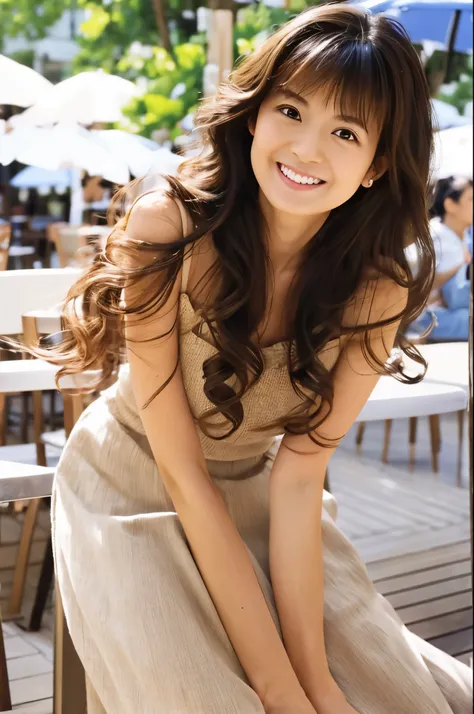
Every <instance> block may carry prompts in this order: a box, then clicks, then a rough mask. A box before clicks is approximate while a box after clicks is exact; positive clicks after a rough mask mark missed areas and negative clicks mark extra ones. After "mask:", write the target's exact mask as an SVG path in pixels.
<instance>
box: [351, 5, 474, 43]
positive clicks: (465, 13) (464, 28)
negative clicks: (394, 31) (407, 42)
mask: <svg viewBox="0 0 474 714" xmlns="http://www.w3.org/2000/svg"><path fill="white" fill-rule="evenodd" d="M356 4H357V5H359V6H360V7H364V8H366V9H368V10H370V11H371V12H374V13H378V12H382V13H384V14H385V15H388V16H390V17H393V18H395V19H396V20H398V21H399V22H401V24H402V25H403V26H404V27H405V29H406V31H407V32H408V34H409V35H410V39H411V41H412V42H414V43H416V44H422V43H423V42H425V41H432V42H436V43H439V44H441V45H443V46H444V47H445V48H446V50H447V51H448V53H451V54H452V52H453V51H456V52H463V53H470V52H472V5H473V4H472V0H363V2H360V3H359V2H358V3H356Z"/></svg>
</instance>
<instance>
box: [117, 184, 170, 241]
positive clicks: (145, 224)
mask: <svg viewBox="0 0 474 714" xmlns="http://www.w3.org/2000/svg"><path fill="white" fill-rule="evenodd" d="M183 232H184V231H183V221H182V218H181V211H180V209H179V206H178V204H177V202H176V200H175V199H173V198H171V197H170V196H168V195H167V194H166V193H165V191H163V190H157V191H153V192H150V193H146V194H144V195H143V196H141V197H140V198H139V199H138V200H137V201H135V203H134V204H133V206H132V208H131V210H130V214H129V217H128V221H127V227H126V233H127V235H128V236H129V237H130V238H132V239H133V240H141V241H145V242H148V243H172V242H173V241H176V240H179V239H180V238H182V237H183Z"/></svg>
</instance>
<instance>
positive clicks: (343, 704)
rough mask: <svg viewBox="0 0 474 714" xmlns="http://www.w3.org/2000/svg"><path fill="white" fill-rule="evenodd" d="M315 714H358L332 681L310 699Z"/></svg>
mask: <svg viewBox="0 0 474 714" xmlns="http://www.w3.org/2000/svg"><path fill="white" fill-rule="evenodd" d="M311 701H312V703H313V706H314V707H315V710H316V712H317V714H359V713H358V712H357V711H356V710H355V709H354V707H352V706H351V705H350V704H349V702H348V701H347V699H346V697H345V696H344V692H343V691H342V689H340V688H339V686H338V685H337V683H336V682H335V681H334V680H332V681H331V683H330V685H326V686H325V687H324V688H323V689H322V690H320V691H317V692H316V694H315V695H314V696H312V697H311Z"/></svg>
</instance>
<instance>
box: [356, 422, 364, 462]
mask: <svg viewBox="0 0 474 714" xmlns="http://www.w3.org/2000/svg"><path fill="white" fill-rule="evenodd" d="M364 433H365V421H361V422H360V423H359V424H358V425H357V433H356V448H357V453H358V454H360V452H361V451H362V441H363V440H364Z"/></svg>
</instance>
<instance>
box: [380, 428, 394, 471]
mask: <svg viewBox="0 0 474 714" xmlns="http://www.w3.org/2000/svg"><path fill="white" fill-rule="evenodd" d="M391 433H392V420H391V419H385V424H384V438H383V450H382V463H384V464H386V463H387V462H388V450H389V448H390V434H391Z"/></svg>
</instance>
